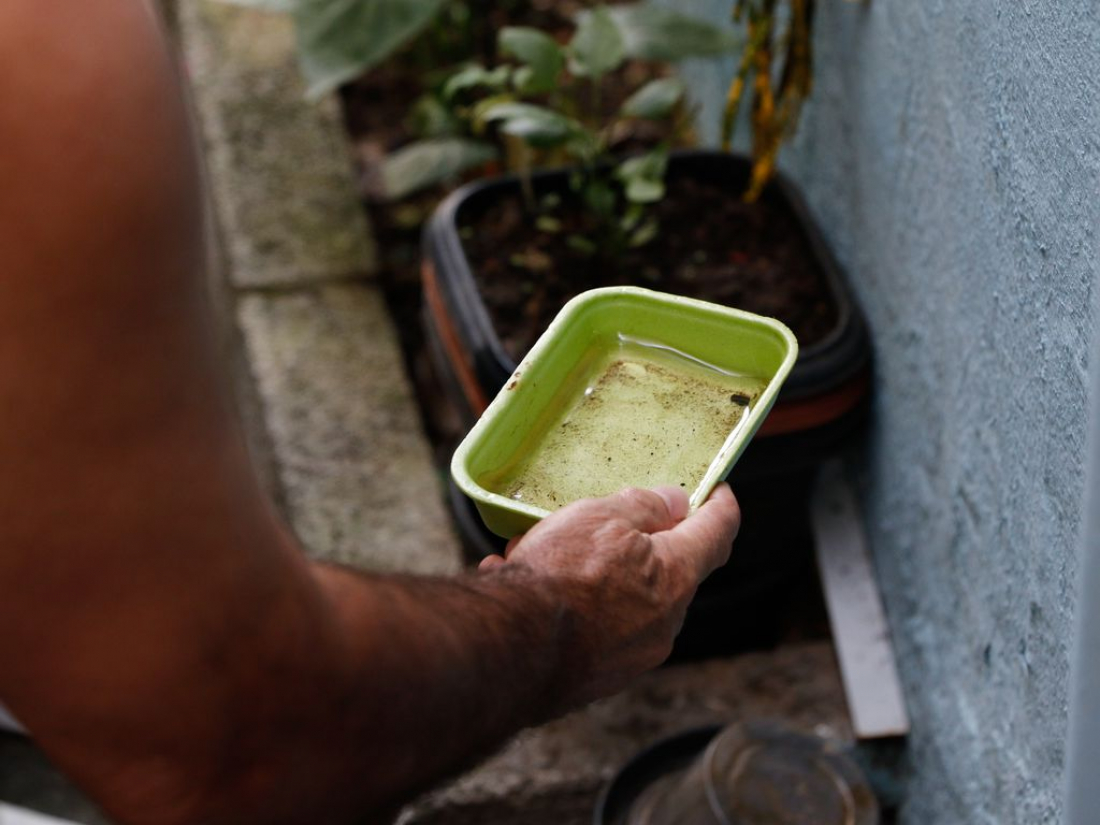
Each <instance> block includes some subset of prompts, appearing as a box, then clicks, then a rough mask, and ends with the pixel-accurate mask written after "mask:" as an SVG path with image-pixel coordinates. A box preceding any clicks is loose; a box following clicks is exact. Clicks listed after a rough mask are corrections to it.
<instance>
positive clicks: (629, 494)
mask: <svg viewBox="0 0 1100 825" xmlns="http://www.w3.org/2000/svg"><path fill="white" fill-rule="evenodd" d="M609 500H610V501H611V503H612V504H613V505H614V506H615V508H616V509H617V510H618V513H619V516H620V517H622V518H624V519H626V521H627V522H628V523H629V524H630V526H631V527H633V528H634V529H636V530H639V531H640V532H643V533H659V532H661V531H663V530H668V529H669V528H670V527H674V526H675V525H676V524H678V523H679V522H681V521H682V520H683V519H684V517H686V516H687V514H688V497H687V493H685V492H684V491H683V490H681V489H680V488H679V487H655V488H654V489H652V490H639V489H636V488H633V487H631V488H628V489H626V490H622V491H621V492H618V493H615V495H613V496H611V497H610V499H609Z"/></svg>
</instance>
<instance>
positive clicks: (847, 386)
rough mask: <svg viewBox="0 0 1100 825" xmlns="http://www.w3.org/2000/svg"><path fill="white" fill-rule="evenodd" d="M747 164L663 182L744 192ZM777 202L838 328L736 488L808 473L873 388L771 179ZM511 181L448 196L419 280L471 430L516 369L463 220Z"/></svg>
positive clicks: (680, 163)
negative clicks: (467, 248)
mask: <svg viewBox="0 0 1100 825" xmlns="http://www.w3.org/2000/svg"><path fill="white" fill-rule="evenodd" d="M748 171H749V162H748V160H747V159H745V158H743V157H740V156H737V155H730V154H727V153H722V152H712V151H690V152H683V153H677V154H675V155H674V156H673V158H672V159H671V161H670V163H669V171H668V174H669V177H670V178H675V177H678V176H684V177H694V178H697V179H702V180H706V181H708V182H711V183H718V184H720V185H722V186H724V187H725V188H726V189H727V190H728V191H729V192H730V197H737V193H738V192H740V191H742V189H743V186H744V181H745V180H746V176H747V175H748ZM534 185H535V187H536V190H537V191H539V192H546V191H559V190H560V191H564V190H565V189H566V187H567V186H568V172H567V171H565V170H549V171H544V172H539V173H536V175H535V179H534ZM774 186H775V187H776V189H777V191H778V193H779V197H780V198H781V200H782V201H783V202H784V203H785V205H786V206H787V207H788V208H789V210H790V212H791V213H792V214H793V215H794V216H795V218H796V222H797V223H798V225H799V227H800V229H801V231H802V232H803V233H804V234H805V237H806V239H807V240H808V242H809V246H810V248H811V250H812V252H813V254H814V256H815V258H816V260H817V263H818V265H819V269H820V271H821V273H822V276H823V278H824V280H825V283H826V286H827V289H828V291H829V292H830V293H831V296H832V299H833V301H834V303H835V305H836V308H837V313H836V317H837V321H836V325H835V327H834V328H833V329H832V330H831V331H830V332H829V333H828V334H827V335H826V336H824V337H823V338H822V339H821V340H820V341H818V342H816V343H814V344H812V345H811V346H808V347H805V348H804V349H803V350H802V352H801V354H800V355H799V359H798V363H797V364H796V365H795V368H794V370H793V371H792V373H791V375H790V377H789V378H788V379H787V382H786V384H785V385H784V387H783V391H782V393H781V394H780V396H779V400H778V402H777V403H776V405H775V408H774V409H773V410H772V413H771V415H770V416H769V418H768V420H767V422H765V424H764V427H763V428H762V429H761V431H760V433H759V434H758V435H757V437H756V439H755V440H754V441H753V444H752V445H750V447H749V449H748V450H747V451H746V453H745V455H744V456H743V458H742V459H741V461H740V462H739V463H738V465H737V467H736V468H735V470H734V477H733V480H735V481H736V480H739V479H749V478H755V477H758V476H761V475H765V476H772V475H783V474H785V473H787V472H790V471H796V470H803V469H807V468H812V467H813V466H815V465H817V464H818V463H819V462H820V461H821V460H822V459H824V458H826V457H828V456H829V455H831V454H833V453H835V452H836V450H837V448H838V446H839V445H840V444H841V443H843V442H844V440H845V439H846V438H847V437H848V436H850V435H851V434H852V433H853V432H854V431H856V430H858V429H859V427H860V424H861V423H862V420H863V418H864V416H865V412H866V401H867V397H868V392H869V388H870V346H869V343H868V337H867V332H866V323H865V321H864V318H863V314H862V312H861V311H860V309H859V307H858V305H857V304H856V301H855V298H854V296H853V295H852V293H851V291H850V290H849V289H848V287H847V285H846V284H845V282H844V279H843V277H842V275H841V273H840V268H839V266H838V265H837V263H836V261H835V259H834V257H833V255H832V253H831V252H830V250H829V248H828V246H827V245H826V243H825V241H824V238H823V237H822V235H821V233H820V231H819V230H818V228H817V226H816V224H815V223H814V221H813V219H812V218H811V216H810V213H809V211H808V209H807V207H806V205H805V203H804V202H803V200H802V198H801V196H800V195H799V194H798V192H797V190H796V189H795V187H794V186H793V185H792V184H791V183H790V182H789V181H787V180H786V179H784V178H782V177H779V178H777V180H776V182H775V184H774ZM518 189H519V183H518V181H517V179H516V178H515V177H513V176H504V177H499V178H493V179H489V180H485V181H479V182H476V183H473V184H470V185H468V186H466V187H463V188H462V189H459V190H457V191H456V192H454V193H453V194H452V195H451V196H450V197H448V198H447V199H446V200H445V201H444V202H443V203H442V204H441V205H440V206H439V208H438V209H437V211H436V213H435V215H434V216H433V218H432V220H431V222H430V223H429V224H428V226H427V227H426V228H425V232H424V240H423V257H422V276H423V284H424V296H425V305H426V306H425V309H426V311H425V320H426V332H427V335H428V338H429V341H430V349H431V352H432V355H433V357H434V358H435V360H436V366H437V368H438V371H439V373H440V375H441V376H442V377H443V378H442V383H443V384H444V389H445V392H446V393H447V395H448V397H449V398H450V400H451V401H452V402H453V403H454V404H455V405H456V406H457V407H458V409H459V411H460V414H461V416H462V418H463V420H464V421H465V422H466V424H467V426H471V425H472V424H473V422H474V421H476V420H477V417H478V416H479V415H480V414H481V412H482V411H483V410H484V408H485V406H486V405H487V403H488V402H489V400H491V399H492V398H493V396H495V395H496V393H497V392H498V391H499V390H500V388H501V387H502V386H503V385H504V383H505V381H507V379H508V378H509V376H511V374H512V372H513V370H514V369H515V367H516V363H515V361H514V360H513V359H512V358H511V357H510V356H509V355H508V353H506V352H505V350H504V347H503V345H502V344H501V341H500V338H499V337H498V336H497V333H496V331H495V330H494V328H493V324H492V321H491V320H490V317H489V313H488V311H487V309H486V307H485V304H484V302H483V301H482V298H481V296H480V295H479V293H478V290H477V286H476V283H475V280H474V277H473V274H472V272H471V271H470V264H469V262H468V260H467V258H466V255H465V253H464V251H463V248H462V241H461V238H460V237H459V231H458V224H459V220H460V218H461V216H462V215H463V214H466V213H476V212H478V211H480V210H483V209H485V208H487V205H488V204H491V203H492V202H494V201H495V200H497V199H499V198H500V197H502V196H503V195H505V194H508V193H514V192H516V191H518Z"/></svg>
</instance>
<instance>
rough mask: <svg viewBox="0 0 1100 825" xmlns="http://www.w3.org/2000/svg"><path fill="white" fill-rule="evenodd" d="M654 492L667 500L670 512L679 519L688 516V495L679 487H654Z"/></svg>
mask: <svg viewBox="0 0 1100 825" xmlns="http://www.w3.org/2000/svg"><path fill="white" fill-rule="evenodd" d="M653 492H655V493H656V494H657V495H659V496H660V497H661V498H663V499H664V500H665V506H666V507H668V514H669V515H670V516H672V518H674V519H676V520H677V521H679V520H681V519H683V518H686V517H687V514H688V509H689V503H688V495H687V493H685V492H684V491H683V490H681V489H680V488H679V487H654V488H653Z"/></svg>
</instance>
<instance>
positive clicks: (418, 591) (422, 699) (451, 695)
mask: <svg viewBox="0 0 1100 825" xmlns="http://www.w3.org/2000/svg"><path fill="white" fill-rule="evenodd" d="M311 572H312V575H313V577H314V579H315V581H316V582H317V584H318V586H319V587H320V590H321V592H322V593H323V594H324V606H325V610H326V612H327V611H328V610H331V611H332V612H331V614H329V615H330V617H331V618H334V620H335V621H334V625H330V624H329V622H328V621H327V620H325V621H318V620H317V619H316V618H315V617H309V618H308V619H307V620H308V621H310V622H311V623H312V622H316V626H317V627H326V628H327V627H334V629H335V635H334V636H332V637H330V640H329V641H328V642H326V643H318V644H316V645H315V646H312V647H310V646H308V645H307V650H309V657H310V659H311V661H302V660H301V659H300V657H301V655H302V651H301V650H298V651H297V652H294V651H288V655H287V656H286V657H282V656H281V654H280V651H279V650H278V649H276V650H268V651H264V652H262V653H261V654H260V658H261V660H264V661H267V663H268V664H267V668H270V669H271V670H273V671H274V672H277V673H283V674H288V675H290V676H291V679H290V682H289V683H287V684H280V683H279V682H278V681H276V680H275V679H271V680H266V681H265V683H263V684H255V683H252V684H250V682H251V681H252V680H253V679H256V680H264V676H265V675H264V673H262V672H260V673H252V674H248V675H246V679H245V680H244V682H243V683H242V684H238V685H228V684H227V685H225V686H224V690H225V691H231V692H238V693H239V692H247V693H250V694H252V695H251V696H247V695H246V696H241V697H239V698H240V699H243V700H244V701H243V702H242V703H235V704H237V705H238V711H237V714H238V715H237V718H236V719H235V720H234V721H235V725H234V729H235V730H237V731H249V732H250V734H251V738H250V739H248V740H247V741H244V742H242V741H239V740H237V739H233V740H231V741H227V742H225V743H222V744H220V745H216V746H215V749H216V748H218V747H220V748H229V749H231V750H232V749H239V750H238V751H237V752H236V753H235V755H234V757H233V758H232V759H231V760H230V761H231V762H232V764H231V766H230V767H231V770H228V771H225V772H223V774H222V775H221V779H220V781H219V782H218V784H217V785H216V786H215V787H213V788H211V789H210V790H209V792H208V793H206V794H205V795H204V796H203V797H202V798H201V799H200V800H197V802H198V805H197V807H194V808H191V809H190V810H189V811H188V812H187V814H186V816H187V817H188V818H194V817H195V816H200V817H201V821H204V822H226V823H229V822H232V823H234V825H243V824H244V823H249V822H258V823H259V822H263V823H276V822H287V823H297V822H302V821H306V820H310V819H313V820H314V821H326V822H328V821H332V822H339V821H350V819H351V818H352V817H358V818H359V819H360V821H361V820H362V817H363V815H364V814H366V815H368V816H369V814H370V812H379V811H385V810H386V809H387V808H389V807H392V806H394V805H397V804H400V803H401V802H403V801H407V800H408V799H409V798H410V797H411V796H412V795H413V794H414V793H416V792H417V791H419V790H421V789H424V788H426V787H427V786H428V785H429V784H431V783H432V782H434V781H437V780H439V779H440V778H442V777H444V776H446V775H448V774H451V773H453V772H455V771H457V770H458V769H460V768H462V767H465V766H468V765H470V764H472V762H473V761H474V760H475V759H476V758H478V757H479V756H483V755H485V754H486V753H487V752H488V751H489V750H490V749H491V748H493V747H495V746H496V745H498V744H499V743H500V742H501V741H502V739H503V738H504V737H506V736H507V735H509V734H511V733H513V732H514V731H516V730H518V729H519V728H521V727H524V726H526V725H529V724H533V723H536V722H539V721H542V720H544V719H546V718H548V717H550V716H552V715H553V714H554V713H555V712H558V711H560V710H562V709H564V707H565V706H566V705H567V704H568V702H569V692H570V686H571V677H573V676H575V674H573V673H572V671H571V668H570V667H569V665H568V663H567V662H566V661H565V660H566V659H567V656H566V655H565V653H566V643H567V642H566V627H567V622H566V620H565V616H564V615H563V613H562V611H561V610H560V608H559V606H558V600H557V599H556V598H554V596H553V594H552V593H551V592H549V591H548V588H549V587H551V585H549V583H547V582H545V581H539V580H538V579H537V578H536V577H535V576H533V575H531V574H530V573H529V572H527V571H521V570H519V569H514V570H508V571H495V572H494V573H492V574H490V575H482V576H465V577H459V578H456V579H447V580H433V579H422V578H411V577H393V576H389V577H381V576H365V575H362V574H358V573H356V572H353V571H348V570H344V569H340V568H337V567H330V566H324V565H314V566H313V567H312V571H311ZM284 635H287V630H286V628H285V627H284V628H283V629H281V630H280V631H279V634H278V635H277V636H273V637H272V642H273V643H274V644H275V645H276V647H277V648H278V645H279V638H280V637H282V636H284ZM289 635H290V636H291V637H292V638H293V636H294V634H293V633H290V634H289ZM326 635H327V630H326ZM319 641H320V640H319ZM238 653H239V654H240V655H251V656H254V657H255V656H256V655H257V654H256V652H251V653H250V652H249V651H247V650H240V651H238ZM284 658H285V659H287V660H289V661H286V660H283V661H281V659H284ZM267 668H265V669H267ZM301 674H323V676H320V677H319V678H313V679H312V681H311V682H310V683H308V684H306V685H305V686H304V687H305V689H308V691H309V693H308V694H304V695H303V694H302V693H300V691H301V689H303V683H302V681H301Z"/></svg>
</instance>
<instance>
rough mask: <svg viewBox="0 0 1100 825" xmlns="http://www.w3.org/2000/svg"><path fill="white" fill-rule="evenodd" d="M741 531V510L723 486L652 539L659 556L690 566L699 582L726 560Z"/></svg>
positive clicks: (727, 486)
mask: <svg viewBox="0 0 1100 825" xmlns="http://www.w3.org/2000/svg"><path fill="white" fill-rule="evenodd" d="M740 527H741V508H740V507H739V506H738V504H737V499H736V498H734V496H733V491H732V490H730V488H729V485H728V484H726V483H724V482H723V483H722V484H719V485H718V486H717V487H715V488H714V492H713V493H711V494H710V498H708V499H707V500H706V501H705V502H704V503H703V505H702V506H701V507H700V508H699V509H698V510H696V511H695V512H694V513H693V514H692V515H690V516H689V517H688V518H686V519H684V520H683V521H681V522H680V523H679V524H677V525H676V526H675V527H673V528H672V529H671V530H666V531H665V532H663V533H661V534H659V535H657V536H654V538H655V539H657V540H658V547H659V548H660V549H659V552H661V553H663V554H664V555H666V556H667V557H669V558H670V559H674V560H675V561H676V562H677V563H680V564H687V565H690V567H691V569H692V570H693V572H694V575H695V577H696V578H697V579H698V580H699V581H702V580H703V579H705V578H706V577H707V576H709V575H710V574H711V573H712V572H713V571H714V570H716V569H717V568H719V567H721V566H722V565H723V564H725V563H726V562H727V561H728V560H729V556H730V549H731V547H732V545H733V540H734V539H735V538H736V537H737V531H738V530H739V529H740Z"/></svg>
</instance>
